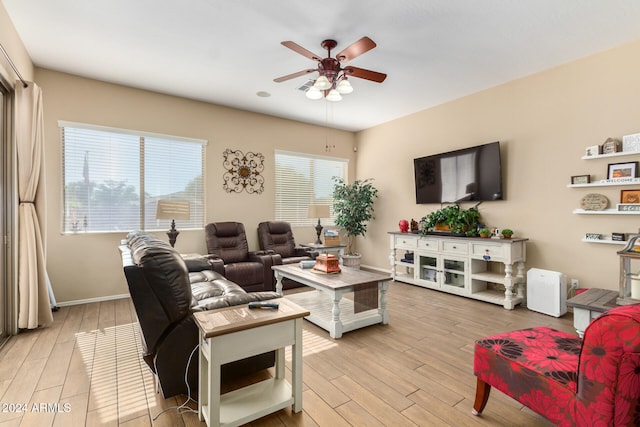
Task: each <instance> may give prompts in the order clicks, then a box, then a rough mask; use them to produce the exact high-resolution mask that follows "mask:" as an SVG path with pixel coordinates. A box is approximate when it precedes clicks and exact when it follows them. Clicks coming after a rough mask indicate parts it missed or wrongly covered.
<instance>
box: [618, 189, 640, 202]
mask: <svg viewBox="0 0 640 427" xmlns="http://www.w3.org/2000/svg"><path fill="white" fill-rule="evenodd" d="M620 203H640V190H621V191H620Z"/></svg>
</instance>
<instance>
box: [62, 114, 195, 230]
mask: <svg viewBox="0 0 640 427" xmlns="http://www.w3.org/2000/svg"><path fill="white" fill-rule="evenodd" d="M59 126H60V128H61V133H62V145H63V148H62V149H63V151H62V153H63V155H62V170H63V180H64V182H63V184H64V187H63V189H64V190H63V198H64V201H63V202H64V203H63V209H64V212H63V217H62V218H63V219H62V231H63V232H64V233H78V232H90V233H91V232H93V233H99V232H116V231H130V230H151V231H152V230H167V229H169V228H170V226H171V224H170V223H171V220H169V219H162V220H160V219H156V207H157V204H158V200H170V201H184V202H189V206H190V213H189V219H180V220H178V219H176V226H177V228H178V229H180V230H184V229H189V228H202V227H203V224H204V191H203V173H204V149H205V146H206V143H207V142H206V141H204V140H196V139H190V138H180V137H172V136H166V135H155V134H149V133H142V132H135V131H129V130H123V129H113V128H105V127H100V126H92V125H85V124H78V123H69V122H59Z"/></svg>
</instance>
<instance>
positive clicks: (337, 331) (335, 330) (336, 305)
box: [329, 292, 342, 338]
mask: <svg viewBox="0 0 640 427" xmlns="http://www.w3.org/2000/svg"><path fill="white" fill-rule="evenodd" d="M341 299H342V292H334V293H333V308H332V310H331V324H330V325H329V336H331V338H340V337H342V321H340V300H341Z"/></svg>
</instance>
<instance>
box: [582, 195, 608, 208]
mask: <svg viewBox="0 0 640 427" xmlns="http://www.w3.org/2000/svg"><path fill="white" fill-rule="evenodd" d="M580 205H581V206H582V209H584V210H586V211H601V210H604V209H606V208H607V206H609V199H607V197H606V196H605V195H603V194H597V193H590V194H587V195H586V196H584V197H583V198H582V200H581V201H580Z"/></svg>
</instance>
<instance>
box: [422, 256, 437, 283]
mask: <svg viewBox="0 0 640 427" xmlns="http://www.w3.org/2000/svg"><path fill="white" fill-rule="evenodd" d="M437 267H438V258H436V257H434V256H425V255H420V279H422V280H426V281H427V282H433V283H436V282H437V281H438V270H437Z"/></svg>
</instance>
